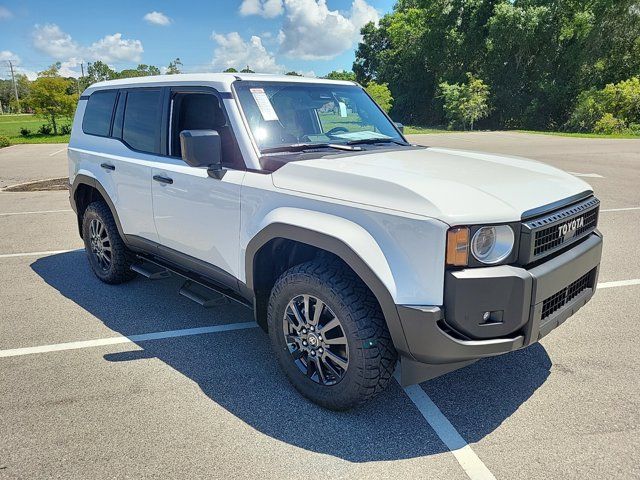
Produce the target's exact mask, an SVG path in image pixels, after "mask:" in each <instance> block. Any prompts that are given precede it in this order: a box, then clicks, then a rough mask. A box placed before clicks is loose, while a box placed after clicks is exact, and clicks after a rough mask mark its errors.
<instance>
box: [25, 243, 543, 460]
mask: <svg viewBox="0 0 640 480" xmlns="http://www.w3.org/2000/svg"><path fill="white" fill-rule="evenodd" d="M31 268H32V269H33V270H34V272H36V273H37V274H38V275H39V276H40V277H41V278H42V279H43V280H44V281H45V282H46V283H47V284H48V285H50V286H51V287H53V288H55V289H56V290H58V291H59V292H60V293H61V294H62V295H63V296H64V297H66V298H68V299H70V300H72V301H73V302H75V303H76V304H77V305H79V306H80V307H82V308H83V309H85V310H86V311H87V312H89V313H90V314H92V315H93V316H95V317H96V318H97V319H98V320H100V321H101V322H103V323H104V325H106V326H107V327H108V328H110V329H111V330H114V331H116V332H118V333H120V334H122V335H127V336H129V335H134V334H143V333H150V332H157V331H163V330H175V329H181V328H193V327H200V326H207V325H221V324H227V323H236V322H247V321H251V320H252V313H251V311H249V310H248V309H246V308H244V307H241V306H239V305H234V304H229V305H225V306H223V307H218V308H213V309H204V308H202V307H200V306H198V305H196V304H195V303H192V302H190V301H189V300H187V299H185V298H183V297H181V296H179V295H178V293H177V291H178V287H179V286H180V280H179V279H177V278H172V279H167V280H160V281H155V282H152V281H148V280H142V279H136V280H133V281H132V282H129V283H127V284H125V285H118V286H110V285H106V284H103V283H101V282H100V281H98V280H97V279H96V278H95V277H94V276H93V274H92V273H91V271H90V270H89V267H88V264H87V261H86V258H85V255H84V252H81V251H75V252H69V253H63V254H58V255H52V256H49V257H43V258H40V259H38V260H36V261H35V262H33V263H32V264H31ZM58 321H61V322H64V319H60V320H58ZM78 340H83V339H78ZM136 343H137V345H139V346H140V347H141V348H142V350H137V349H136V350H135V351H128V352H122V353H109V354H105V355H104V358H105V360H107V361H109V362H124V361H129V362H131V368H136V367H135V364H136V361H144V359H147V358H157V359H159V360H161V361H162V362H164V363H166V364H167V365H169V366H170V367H172V368H173V369H175V370H176V371H178V372H180V373H181V374H182V375H185V376H186V377H187V378H189V379H191V380H193V381H194V382H196V383H197V384H198V385H199V387H200V388H201V390H202V392H204V394H205V395H207V396H208V397H209V398H210V399H211V401H212V405H211V408H212V409H216V408H218V406H221V407H223V408H224V409H226V410H227V411H228V412H230V413H232V414H233V415H235V416H236V417H237V418H239V419H240V420H242V421H243V422H246V423H247V424H248V425H250V426H251V427H253V428H255V429H256V430H258V431H260V432H262V433H263V434H266V435H269V436H270V437H272V438H274V439H277V440H279V441H282V442H286V443H288V444H290V445H294V446H296V447H299V448H303V449H306V450H309V451H313V452H318V453H323V454H327V455H332V456H335V457H338V458H342V459H345V460H348V461H351V462H369V461H381V460H397V459H408V458H415V457H422V456H426V455H433V454H437V453H442V452H445V451H447V449H446V447H445V446H444V444H443V443H442V442H441V441H440V440H439V438H438V437H437V435H436V434H435V432H434V431H433V430H432V429H431V427H429V425H428V424H427V422H425V421H424V419H423V418H422V416H421V415H420V413H419V412H418V410H417V409H416V408H415V407H414V405H413V404H412V403H411V401H410V400H409V398H408V397H407V396H406V395H404V394H403V392H402V389H401V388H400V387H399V386H398V384H397V383H395V382H393V383H392V385H391V386H390V387H389V388H388V389H387V390H386V391H385V392H383V393H382V394H381V395H379V396H378V397H377V398H376V399H374V400H373V401H372V402H369V403H368V404H366V405H364V406H362V407H360V408H357V409H354V410H352V411H349V412H340V413H337V412H331V411H328V410H324V409H322V408H320V407H318V406H316V405H314V404H312V403H310V402H308V401H307V400H305V399H304V398H303V397H301V396H300V395H299V394H298V393H297V392H296V390H295V389H294V388H293V387H292V386H291V385H290V384H289V382H288V381H287V379H286V378H285V377H284V375H283V374H282V373H281V371H280V370H279V368H278V366H277V364H276V361H275V359H274V357H273V355H272V353H271V350H270V345H269V339H268V336H267V335H266V334H265V333H264V332H263V331H262V330H260V329H259V328H254V329H248V330H239V331H231V332H225V333H215V334H205V335H194V336H188V337H176V338H169V339H163V340H153V341H142V342H136ZM550 368H551V361H550V359H549V357H548V355H547V353H546V351H545V350H544V348H543V347H542V346H541V345H539V344H536V345H533V346H532V347H530V348H528V349H526V350H521V351H518V352H514V353H511V354H508V355H505V356H502V357H499V358H492V359H486V360H483V361H480V362H477V363H475V364H474V365H471V366H469V367H467V368H465V369H462V370H459V371H457V372H453V373H450V374H448V375H445V376H443V377H440V378H437V379H435V380H432V381H430V382H426V383H424V384H423V385H422V387H423V388H424V389H425V391H427V393H428V394H429V395H430V396H431V398H432V399H433V400H434V401H435V403H436V404H437V405H438V406H439V407H440V409H441V410H442V411H443V413H444V414H445V415H446V416H447V417H448V418H449V420H450V421H451V422H452V423H453V424H454V426H456V428H458V430H459V432H460V433H461V434H462V436H463V437H464V438H465V440H467V441H468V442H476V441H478V440H480V439H481V438H483V437H484V436H486V435H488V434H489V433H491V432H492V431H493V430H495V429H496V428H497V427H498V426H499V425H500V424H501V423H502V422H503V421H504V420H505V419H507V418H509V416H511V414H513V413H514V412H515V411H516V410H517V409H518V408H519V406H520V405H521V404H522V403H524V402H525V401H526V400H527V399H528V398H529V397H530V396H531V395H532V394H533V393H534V392H535V391H536V389H537V388H539V387H540V386H541V385H542V384H543V383H544V382H545V380H546V378H547V377H548V376H549V371H550ZM163 388H166V389H167V390H168V391H169V390H171V388H172V387H171V385H163ZM179 414H182V413H181V412H180V413H179ZM184 414H185V415H189V412H184ZM212 434H215V432H212ZM184 435H185V436H188V432H185V433H184ZM235 441H236V442H238V439H236V440H235Z"/></svg>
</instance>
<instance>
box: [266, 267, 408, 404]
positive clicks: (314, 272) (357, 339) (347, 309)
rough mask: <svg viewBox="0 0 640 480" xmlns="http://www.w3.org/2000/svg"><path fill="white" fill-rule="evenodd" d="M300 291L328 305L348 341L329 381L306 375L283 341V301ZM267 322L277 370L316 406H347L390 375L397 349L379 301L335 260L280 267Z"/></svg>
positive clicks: (376, 388) (384, 382) (364, 399)
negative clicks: (334, 379) (340, 366)
mask: <svg viewBox="0 0 640 480" xmlns="http://www.w3.org/2000/svg"><path fill="white" fill-rule="evenodd" d="M305 294H306V295H313V296H315V297H316V298H318V299H320V300H321V301H322V302H324V303H325V305H326V306H328V307H329V308H330V309H331V310H332V312H333V313H334V314H335V316H336V317H337V318H338V319H339V320H340V322H341V325H342V328H343V330H344V334H345V336H346V338H347V340H348V357H349V358H348V367H347V369H346V371H345V372H344V376H343V377H342V379H341V380H340V381H339V382H338V383H336V384H334V385H321V384H319V383H316V382H314V381H313V380H312V379H310V378H309V377H308V376H307V375H305V374H304V373H303V372H302V371H301V370H300V369H299V367H298V366H297V365H296V363H295V360H294V359H293V357H292V355H291V353H290V350H289V347H288V345H287V341H286V340H285V334H284V332H283V318H284V315H285V310H286V308H287V305H288V304H289V302H290V301H292V299H293V298H295V297H296V296H300V295H305ZM267 322H268V327H269V336H270V339H271V344H272V347H273V350H274V352H275V354H276V357H277V358H278V362H279V364H280V366H281V368H282V370H283V371H284V372H285V374H286V375H287V377H288V378H289V380H290V381H291V383H292V384H293V385H294V387H295V388H296V389H297V390H298V391H299V392H300V393H301V394H302V395H304V396H305V397H307V398H308V399H310V400H311V401H313V402H315V403H317V404H318V405H321V406H323V407H325V408H329V409H331V410H348V409H350V408H353V407H356V406H358V405H361V404H363V403H365V402H367V401H368V400H370V399H372V398H373V397H374V396H376V395H377V394H379V393H380V392H382V391H383V390H384V389H385V388H386V387H387V385H388V384H389V381H390V380H391V377H392V375H393V370H394V368H395V364H396V359H397V352H396V350H395V348H394V346H393V342H392V340H391V336H390V335H389V330H388V329H387V325H386V321H385V319H384V316H383V314H382V311H381V310H380V306H379V304H378V302H377V300H376V298H375V297H374V295H373V294H372V293H371V291H370V290H369V289H368V288H367V286H366V285H365V284H364V283H363V282H362V280H360V278H358V277H357V275H355V273H353V271H351V270H350V269H349V268H347V267H346V266H345V265H344V264H342V263H340V262H339V261H336V260H331V259H319V260H314V261H310V262H307V263H303V264H300V265H297V266H294V267H292V268H291V269H289V270H287V271H286V272H284V273H283V274H282V275H281V276H280V278H279V279H278V280H277V281H276V283H275V285H274V287H273V289H272V291H271V296H270V299H269V306H268V314H267Z"/></svg>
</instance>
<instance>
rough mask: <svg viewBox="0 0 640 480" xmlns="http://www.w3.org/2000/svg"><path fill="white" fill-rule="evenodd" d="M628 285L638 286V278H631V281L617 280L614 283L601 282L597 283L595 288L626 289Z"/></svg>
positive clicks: (639, 282)
mask: <svg viewBox="0 0 640 480" xmlns="http://www.w3.org/2000/svg"><path fill="white" fill-rule="evenodd" d="M630 285H640V278H633V279H631V280H618V281H615V282H602V283H598V286H597V288H598V289H600V288H615V287H628V286H630Z"/></svg>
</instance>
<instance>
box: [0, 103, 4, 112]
mask: <svg viewBox="0 0 640 480" xmlns="http://www.w3.org/2000/svg"><path fill="white" fill-rule="evenodd" d="M0 115H4V110H2V100H0Z"/></svg>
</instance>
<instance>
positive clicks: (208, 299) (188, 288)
mask: <svg viewBox="0 0 640 480" xmlns="http://www.w3.org/2000/svg"><path fill="white" fill-rule="evenodd" d="M179 293H180V295H182V296H183V297H187V298H188V299H189V300H193V301H194V302H196V303H197V304H198V305H202V306H203V307H205V308H211V307H219V306H220V305H225V304H227V303H229V300H228V299H227V297H226V296H224V295H222V294H221V293H219V292H216V291H215V290H212V289H210V288H207V287H205V286H204V285H202V284H200V283H196V282H192V281H191V280H187V281H186V282H184V285H182V288H180V292H179Z"/></svg>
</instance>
